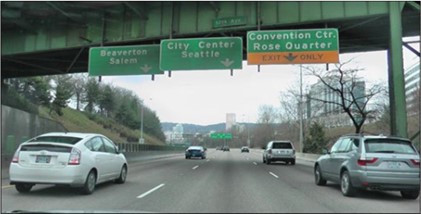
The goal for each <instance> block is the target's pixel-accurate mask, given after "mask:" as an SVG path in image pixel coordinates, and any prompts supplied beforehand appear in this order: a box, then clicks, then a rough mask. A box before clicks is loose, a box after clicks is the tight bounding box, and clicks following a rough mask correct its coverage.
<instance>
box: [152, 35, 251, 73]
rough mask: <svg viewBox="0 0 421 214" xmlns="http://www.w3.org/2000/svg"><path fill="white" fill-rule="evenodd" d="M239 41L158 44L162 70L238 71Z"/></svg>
mask: <svg viewBox="0 0 421 214" xmlns="http://www.w3.org/2000/svg"><path fill="white" fill-rule="evenodd" d="M242 61H243V42H242V39H241V37H216V38H197V39H166V40H162V41H161V60H160V68H161V70H206V69H241V68H242V65H243V64H242Z"/></svg>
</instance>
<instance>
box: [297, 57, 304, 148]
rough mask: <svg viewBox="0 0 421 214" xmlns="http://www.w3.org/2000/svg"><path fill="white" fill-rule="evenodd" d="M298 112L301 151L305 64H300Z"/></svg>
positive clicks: (301, 146)
mask: <svg viewBox="0 0 421 214" xmlns="http://www.w3.org/2000/svg"><path fill="white" fill-rule="evenodd" d="M298 114H300V115H299V116H300V153H302V152H303V138H304V136H303V65H301V64H300V101H299V104H298Z"/></svg>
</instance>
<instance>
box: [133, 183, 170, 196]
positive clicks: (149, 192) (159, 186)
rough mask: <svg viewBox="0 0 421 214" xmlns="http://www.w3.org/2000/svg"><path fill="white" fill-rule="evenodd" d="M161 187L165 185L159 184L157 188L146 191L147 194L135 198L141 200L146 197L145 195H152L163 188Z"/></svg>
mask: <svg viewBox="0 0 421 214" xmlns="http://www.w3.org/2000/svg"><path fill="white" fill-rule="evenodd" d="M163 186H165V184H160V185H158V186H156V187H154V188H153V189H151V190H149V191H147V192H145V193H143V194H142V195H139V196H137V198H143V197H145V196H147V195H149V194H151V193H153V192H154V191H156V190H158V189H159V188H161V187H163Z"/></svg>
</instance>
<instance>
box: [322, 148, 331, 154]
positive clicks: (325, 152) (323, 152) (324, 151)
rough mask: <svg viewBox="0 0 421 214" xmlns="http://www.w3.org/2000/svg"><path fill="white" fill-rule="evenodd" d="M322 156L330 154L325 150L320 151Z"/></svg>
mask: <svg viewBox="0 0 421 214" xmlns="http://www.w3.org/2000/svg"><path fill="white" fill-rule="evenodd" d="M322 154H324V155H327V154H330V152H329V151H328V150H327V149H322Z"/></svg>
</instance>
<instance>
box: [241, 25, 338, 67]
mask: <svg viewBox="0 0 421 214" xmlns="http://www.w3.org/2000/svg"><path fill="white" fill-rule="evenodd" d="M247 62H248V64H249V65H259V64H306V63H307V64H312V63H338V62H339V34H338V30H337V29H332V28H326V29H307V30H278V31H249V32H248V33H247Z"/></svg>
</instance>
